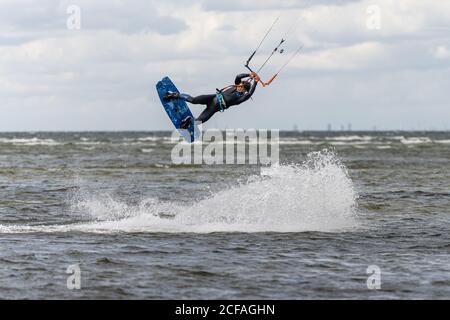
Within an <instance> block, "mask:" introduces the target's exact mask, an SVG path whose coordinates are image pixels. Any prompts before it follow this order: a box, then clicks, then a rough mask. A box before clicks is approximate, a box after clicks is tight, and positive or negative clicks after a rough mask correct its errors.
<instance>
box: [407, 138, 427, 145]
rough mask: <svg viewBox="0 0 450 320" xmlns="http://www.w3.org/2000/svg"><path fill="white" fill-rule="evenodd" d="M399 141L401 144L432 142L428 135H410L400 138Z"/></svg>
mask: <svg viewBox="0 0 450 320" xmlns="http://www.w3.org/2000/svg"><path fill="white" fill-rule="evenodd" d="M400 142H401V143H402V144H406V145H411V144H426V143H432V142H433V141H432V140H431V139H430V138H428V137H411V138H403V139H400Z"/></svg>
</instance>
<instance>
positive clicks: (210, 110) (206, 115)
mask: <svg viewBox="0 0 450 320" xmlns="http://www.w3.org/2000/svg"><path fill="white" fill-rule="evenodd" d="M218 111H220V108H219V106H218V105H217V104H216V103H215V101H214V100H213V101H212V102H211V103H209V104H208V106H207V107H206V109H205V110H203V112H202V113H201V114H200V115H199V116H198V118H197V119H196V120H195V121H200V122H202V123H205V122H206V121H208V120H209V119H210V118H211V117H212V116H213V115H214V114H215V113H216V112H218Z"/></svg>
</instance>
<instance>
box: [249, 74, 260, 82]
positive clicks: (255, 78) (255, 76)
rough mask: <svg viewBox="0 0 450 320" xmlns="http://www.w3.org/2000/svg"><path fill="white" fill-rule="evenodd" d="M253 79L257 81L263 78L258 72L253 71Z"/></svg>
mask: <svg viewBox="0 0 450 320" xmlns="http://www.w3.org/2000/svg"><path fill="white" fill-rule="evenodd" d="M250 76H251V77H252V79H253V80H255V81H256V82H258V81H260V80H261V79H260V78H259V76H258V75H257V74H256V72H252V73H251V75H250Z"/></svg>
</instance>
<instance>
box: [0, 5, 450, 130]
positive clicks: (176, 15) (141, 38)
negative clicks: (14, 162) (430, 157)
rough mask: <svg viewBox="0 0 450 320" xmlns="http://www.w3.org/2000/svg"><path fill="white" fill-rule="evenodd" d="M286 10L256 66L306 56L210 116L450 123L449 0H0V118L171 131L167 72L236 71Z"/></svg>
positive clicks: (218, 123)
mask: <svg viewBox="0 0 450 320" xmlns="http://www.w3.org/2000/svg"><path fill="white" fill-rule="evenodd" d="M73 5H75V7H73ZM74 8H75V11H73V9H74ZM77 9H79V13H80V15H79V17H80V19H79V20H78V19H76V18H77V17H78V16H77ZM278 15H280V23H279V24H277V25H276V27H275V29H274V31H273V33H272V34H271V35H270V38H269V39H268V40H267V41H266V42H265V43H264V46H263V47H262V51H261V54H260V55H259V56H258V57H257V58H255V61H254V64H255V66H257V65H258V63H260V62H261V61H262V60H264V58H265V56H266V55H267V54H268V53H269V52H270V51H271V50H272V49H273V48H274V46H275V45H276V44H277V42H279V40H280V38H281V37H282V36H283V35H286V33H287V42H286V47H285V53H283V54H282V55H277V56H276V57H275V59H273V61H272V62H271V63H270V64H269V65H268V67H267V68H266V69H265V70H264V72H263V73H262V74H261V75H262V77H263V78H269V77H270V76H271V75H272V74H273V73H274V72H275V71H276V70H277V69H278V68H279V67H280V66H281V65H282V64H283V63H284V62H285V61H286V59H287V58H288V57H289V54H290V53H292V52H293V51H294V50H295V48H296V47H298V45H299V44H304V49H303V51H302V53H301V55H299V56H298V57H297V58H296V59H295V60H294V61H293V62H292V63H291V64H290V66H289V67H288V68H287V69H286V71H285V72H284V73H282V74H280V76H279V78H278V79H277V80H276V82H274V83H273V85H272V86H271V87H268V88H258V89H257V92H256V94H255V96H254V99H253V101H249V102H247V103H245V104H243V105H241V106H238V107H233V108H232V109H230V110H228V111H227V112H225V113H224V114H218V115H216V116H215V117H214V118H213V119H212V120H211V121H210V122H209V123H208V126H209V127H219V128H226V127H228V128H280V129H292V128H293V127H294V126H297V127H298V128H299V129H303V130H310V129H320V130H323V129H326V128H327V125H328V124H331V125H332V127H333V128H334V129H340V127H341V126H342V125H343V126H345V127H347V125H348V123H351V124H352V128H353V129H354V130H357V129H372V128H373V127H374V126H376V127H377V129H405V130H407V129H435V130H450V38H449V35H450V1H449V0H439V1H426V0H396V1H392V0H370V1H366V0H363V1H351V0H347V1H344V0H340V1H336V0H334V1H331V0H318V1H312V0H308V1H303V0H286V1H279V0H265V1H259V0H245V1H241V0H228V1H216V0H197V1H187V0H170V1H153V0H131V1H130V0H126V1H125V0H107V1H106V0H70V1H56V0H0V112H1V116H0V131H38V130H160V129H166V130H169V129H171V128H172V127H171V124H170V122H169V120H168V118H167V115H166V114H165V113H164V111H163V109H162V107H161V105H160V103H159V100H158V97H157V95H156V91H155V88H154V86H155V84H156V82H157V81H158V80H159V79H161V78H162V77H163V76H166V75H169V76H170V77H171V78H172V79H173V80H174V82H175V83H176V84H177V86H178V87H179V89H180V90H181V91H184V92H188V93H191V94H193V95H195V94H204V93H213V92H214V91H215V88H217V87H223V86H226V85H228V84H230V83H231V82H232V81H233V79H234V76H235V75H236V74H237V73H240V72H243V71H244V68H243V64H244V62H245V60H246V59H247V57H248V56H249V55H250V53H251V52H252V51H253V50H254V49H255V47H256V46H257V44H258V43H259V41H260V40H261V38H262V37H263V35H264V33H265V31H266V30H267V29H268V28H269V27H270V25H271V24H272V22H273V20H274V19H275V18H276V17H277V16H278ZM78 22H79V24H78ZM77 26H79V27H80V28H79V29H78V28H77ZM288 30H291V32H287V31H288ZM191 109H192V111H193V112H194V114H198V113H199V112H200V111H201V110H202V108H201V107H200V106H192V107H191Z"/></svg>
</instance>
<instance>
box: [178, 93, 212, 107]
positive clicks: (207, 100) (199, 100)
mask: <svg viewBox="0 0 450 320" xmlns="http://www.w3.org/2000/svg"><path fill="white" fill-rule="evenodd" d="M182 97H183V98H184V100H185V101H187V102H189V103H192V104H206V105H209V104H211V103H212V102H213V101H214V98H215V97H216V95H215V94H205V95H201V96H197V97H191V96H189V95H182Z"/></svg>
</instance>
